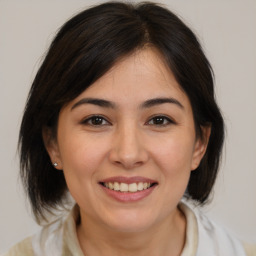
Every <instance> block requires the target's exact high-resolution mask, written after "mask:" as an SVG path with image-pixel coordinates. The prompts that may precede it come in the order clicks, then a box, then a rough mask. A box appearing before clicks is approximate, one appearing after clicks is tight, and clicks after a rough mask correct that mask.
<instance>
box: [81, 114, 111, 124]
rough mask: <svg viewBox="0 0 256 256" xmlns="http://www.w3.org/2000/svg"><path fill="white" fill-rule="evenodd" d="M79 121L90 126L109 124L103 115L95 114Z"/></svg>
mask: <svg viewBox="0 0 256 256" xmlns="http://www.w3.org/2000/svg"><path fill="white" fill-rule="evenodd" d="M81 123H82V124H85V125H91V126H103V125H109V124H110V123H109V122H108V121H107V120H106V119H105V118H104V117H103V116H97V115H95V116H91V117H89V118H86V119H85V120H83V121H82V122H81Z"/></svg>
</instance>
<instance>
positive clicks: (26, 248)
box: [3, 237, 34, 256]
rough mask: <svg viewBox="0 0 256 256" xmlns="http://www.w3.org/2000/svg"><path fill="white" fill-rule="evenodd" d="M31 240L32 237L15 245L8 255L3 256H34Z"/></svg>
mask: <svg viewBox="0 0 256 256" xmlns="http://www.w3.org/2000/svg"><path fill="white" fill-rule="evenodd" d="M31 240H32V238H31V237H28V238H26V239H24V240H23V241H21V242H19V243H18V244H16V245H14V246H13V247H12V248H11V249H10V250H9V251H8V252H7V253H5V254H3V256H33V255H34V252H33V248H32V243H31Z"/></svg>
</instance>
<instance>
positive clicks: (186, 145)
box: [153, 137, 194, 175]
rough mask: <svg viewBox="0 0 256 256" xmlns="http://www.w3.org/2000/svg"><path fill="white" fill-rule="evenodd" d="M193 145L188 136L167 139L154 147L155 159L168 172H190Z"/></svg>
mask: <svg viewBox="0 0 256 256" xmlns="http://www.w3.org/2000/svg"><path fill="white" fill-rule="evenodd" d="M193 145H194V144H193V141H191V139H189V138H188V139H186V138H184V137H183V138H180V139H179V137H176V138H174V139H167V140H165V141H163V143H161V144H160V146H158V147H154V153H153V154H154V158H155V161H156V162H157V163H158V164H159V165H161V166H162V168H163V170H165V172H167V173H169V174H173V175H175V174H182V173H183V172H190V171H191V170H190V167H191V161H192V157H193V148H194V147H193Z"/></svg>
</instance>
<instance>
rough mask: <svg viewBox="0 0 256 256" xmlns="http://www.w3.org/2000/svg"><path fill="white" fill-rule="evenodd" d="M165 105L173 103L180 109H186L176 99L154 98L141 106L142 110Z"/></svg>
mask: <svg viewBox="0 0 256 256" xmlns="http://www.w3.org/2000/svg"><path fill="white" fill-rule="evenodd" d="M165 103H171V104H175V105H177V106H178V107H179V108H181V109H184V106H183V105H182V104H181V103H180V102H179V101H178V100H176V99H174V98H154V99H149V100H146V101H145V102H143V103H142V104H141V108H150V107H154V106H156V105H161V104H165Z"/></svg>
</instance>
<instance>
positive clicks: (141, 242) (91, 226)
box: [77, 208, 186, 256]
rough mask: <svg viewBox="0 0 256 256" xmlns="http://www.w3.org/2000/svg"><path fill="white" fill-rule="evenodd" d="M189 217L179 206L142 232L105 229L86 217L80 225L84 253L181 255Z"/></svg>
mask: <svg viewBox="0 0 256 256" xmlns="http://www.w3.org/2000/svg"><path fill="white" fill-rule="evenodd" d="M185 233H186V219H185V216H184V215H183V213H182V212H181V211H180V210H179V209H178V208H177V210H176V211H175V213H174V214H173V215H171V216H168V217H167V218H165V219H164V220H162V221H161V222H159V223H157V224H156V225H154V226H153V227H151V228H150V229H147V230H143V231H140V232H129V233H127V232H118V231H115V230H110V229H108V228H104V227H103V226H102V225H99V224H98V223H97V222H96V223H95V222H94V221H93V220H91V219H90V218H88V217H86V221H84V219H83V217H81V223H80V224H79V225H78V226H77V234H78V240H79V243H80V246H81V249H82V251H83V253H84V255H85V256H91V255H93V256H98V255H101V256H107V255H122V256H131V255H136V256H146V255H147V256H155V255H161V256H178V255H180V254H181V252H182V249H183V247H184V243H185Z"/></svg>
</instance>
